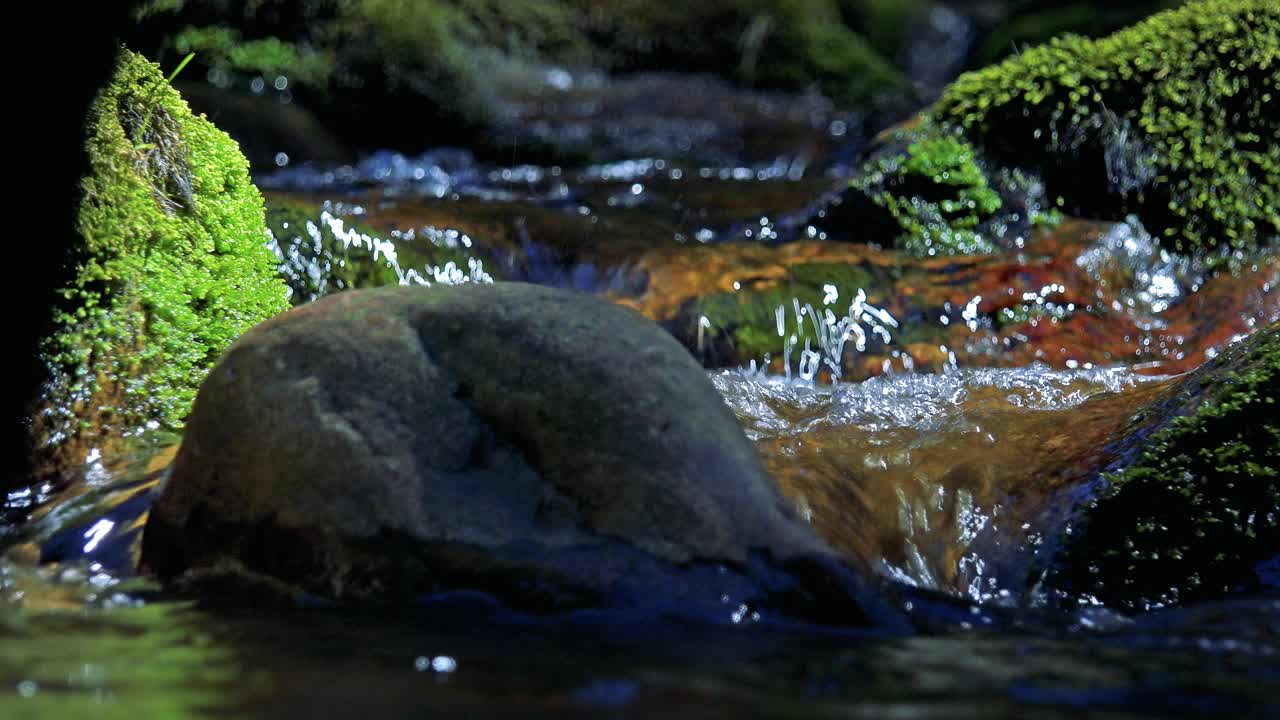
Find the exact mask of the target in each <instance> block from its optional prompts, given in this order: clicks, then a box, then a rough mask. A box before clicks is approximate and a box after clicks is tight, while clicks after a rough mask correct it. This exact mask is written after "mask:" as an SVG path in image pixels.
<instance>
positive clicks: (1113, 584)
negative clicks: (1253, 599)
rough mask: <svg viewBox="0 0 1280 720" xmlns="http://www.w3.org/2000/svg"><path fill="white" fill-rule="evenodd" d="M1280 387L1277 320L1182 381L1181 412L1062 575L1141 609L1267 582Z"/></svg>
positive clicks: (1062, 583)
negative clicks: (1263, 571) (1263, 572)
mask: <svg viewBox="0 0 1280 720" xmlns="http://www.w3.org/2000/svg"><path fill="white" fill-rule="evenodd" d="M1278 398H1280V324H1272V325H1271V326H1270V327H1269V328H1267V329H1265V330H1263V331H1261V332H1259V333H1257V334H1256V335H1254V336H1253V337H1251V338H1249V339H1248V340H1246V341H1242V342H1240V343H1237V344H1236V345H1234V346H1232V347H1230V348H1228V349H1227V350H1226V351H1225V352H1224V353H1223V354H1222V355H1221V356H1219V357H1218V358H1217V359H1216V360H1214V361H1213V362H1211V363H1209V364H1207V365H1205V366H1204V367H1202V368H1200V369H1199V370H1196V371H1195V373H1193V374H1192V375H1191V376H1189V377H1188V378H1187V380H1185V381H1184V382H1183V383H1182V384H1181V386H1180V387H1179V388H1178V389H1177V393H1176V395H1175V397H1173V398H1172V399H1171V400H1169V401H1168V402H1173V403H1175V404H1176V405H1175V406H1174V407H1175V409H1176V410H1177V417H1175V418H1174V419H1173V420H1172V421H1168V422H1165V423H1164V424H1163V426H1161V427H1159V428H1157V429H1156V431H1155V432H1154V433H1152V434H1151V435H1150V436H1149V437H1146V438H1145V440H1144V441H1143V443H1142V447H1141V449H1140V452H1139V453H1138V455H1137V457H1136V458H1134V459H1133V460H1132V462H1130V463H1128V466H1127V467H1126V468H1125V469H1123V470H1121V471H1119V472H1116V473H1112V474H1109V475H1107V476H1106V477H1105V480H1106V483H1107V485H1106V488H1105V490H1103V491H1102V492H1101V493H1100V494H1099V495H1098V497H1096V498H1095V499H1093V500H1092V501H1091V502H1090V503H1089V504H1088V505H1087V506H1086V507H1084V508H1083V509H1082V510H1081V513H1082V514H1081V518H1080V521H1079V522H1078V523H1077V524H1076V526H1075V527H1073V528H1072V532H1071V533H1070V534H1069V535H1068V536H1067V538H1066V542H1065V546H1064V548H1063V550H1062V552H1061V553H1060V554H1059V557H1058V558H1057V559H1056V560H1055V567H1054V569H1053V571H1052V573H1051V575H1050V581H1051V584H1053V585H1055V586H1057V587H1062V588H1064V589H1067V590H1069V591H1071V592H1073V593H1076V594H1083V595H1088V596H1092V597H1095V598H1097V599H1099V600H1101V601H1102V602H1104V603H1106V604H1108V605H1112V606H1118V607H1123V608H1127V609H1131V610H1140V609H1146V608H1149V607H1156V606H1161V605H1169V604H1175V603H1181V602H1188V601H1193V600H1199V599H1210V598H1216V597H1221V596H1223V595H1225V594H1227V593H1230V592H1232V591H1234V590H1238V589H1246V590H1247V589H1250V588H1251V587H1253V586H1256V584H1257V578H1256V576H1255V573H1254V567H1255V566H1256V565H1257V564H1258V563H1261V562H1263V561H1265V560H1268V559H1269V558H1271V557H1273V556H1274V555H1276V553H1277V552H1280V515H1277V513H1276V508H1277V507H1280V404H1278V403H1280V399H1278ZM1156 412H1161V413H1168V412H1169V408H1168V407H1166V406H1164V405H1163V404H1162V405H1161V406H1159V407H1158V408H1157V410H1156ZM1139 434H1142V435H1145V433H1139Z"/></svg>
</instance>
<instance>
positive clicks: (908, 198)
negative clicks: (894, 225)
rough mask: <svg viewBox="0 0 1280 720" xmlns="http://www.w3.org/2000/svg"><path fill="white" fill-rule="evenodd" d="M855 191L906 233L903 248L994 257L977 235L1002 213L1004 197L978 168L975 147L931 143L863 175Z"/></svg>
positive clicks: (951, 141)
mask: <svg viewBox="0 0 1280 720" xmlns="http://www.w3.org/2000/svg"><path fill="white" fill-rule="evenodd" d="M854 187H855V188H856V189H858V190H861V191H862V192H863V193H865V194H867V195H868V196H869V197H870V198H871V200H872V202H874V203H876V204H877V205H880V206H881V207H884V208H885V209H887V210H888V211H889V213H890V215H892V216H893V218H894V219H895V220H896V221H897V222H898V224H899V225H900V226H901V227H902V231H903V232H902V234H901V235H900V236H899V238H898V246H899V247H901V248H903V249H905V250H907V251H908V252H911V253H912V254H915V255H918V256H926V255H938V254H941V255H965V254H975V253H987V252H991V250H992V249H993V248H992V245H991V243H990V242H989V241H987V240H986V239H985V238H983V237H982V236H980V235H979V234H978V232H977V229H978V226H979V225H980V224H981V223H982V222H983V220H985V219H987V218H989V217H990V216H991V215H993V214H994V213H995V212H996V211H997V210H999V209H1000V204H1001V203H1000V196H999V195H998V194H997V193H996V192H995V191H994V190H992V189H991V186H990V185H989V184H988V183H987V177H986V175H985V174H984V173H983V172H982V170H981V169H979V168H978V165H977V163H976V161H975V158H974V152H973V147H972V146H970V145H969V144H968V143H966V142H965V141H963V140H961V139H959V138H956V137H953V136H949V135H939V136H934V137H926V138H923V139H921V140H918V141H916V142H913V143H911V144H910V145H909V146H908V147H907V149H906V152H905V153H903V154H900V155H888V156H881V157H879V158H876V159H873V160H872V161H870V162H869V163H868V164H867V165H865V166H864V167H863V169H862V173H861V174H860V176H859V178H858V179H857V180H855V181H854Z"/></svg>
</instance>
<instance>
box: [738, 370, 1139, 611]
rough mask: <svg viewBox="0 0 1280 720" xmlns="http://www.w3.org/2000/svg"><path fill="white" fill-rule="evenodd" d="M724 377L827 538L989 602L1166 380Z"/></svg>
mask: <svg viewBox="0 0 1280 720" xmlns="http://www.w3.org/2000/svg"><path fill="white" fill-rule="evenodd" d="M714 381H715V383H716V386H717V387H718V388H719V389H720V391H721V393H722V394H723V395H724V396H725V399H726V400H727V401H728V403H729V405H730V407H732V408H733V409H734V411H735V412H736V413H737V414H738V417H739V419H740V420H741V421H742V422H743V425H744V426H745V428H746V430H747V433H748V435H749V436H750V437H751V438H752V439H753V440H754V441H755V442H756V445H757V447H758V448H759V449H760V454H761V456H762V457H763V458H764V459H765V463H766V465H767V466H768V468H769V471H770V473H771V474H773V476H774V477H775V478H777V479H778V482H779V484H780V485H781V487H782V489H783V492H784V493H786V494H787V496H788V497H789V498H791V500H792V501H793V502H794V503H795V505H796V507H797V509H798V510H799V512H800V513H801V515H802V516H804V517H805V518H807V519H808V520H809V522H811V523H812V524H813V526H814V528H815V530H817V532H818V534H819V535H820V536H822V537H823V538H824V539H825V540H827V541H828V542H829V543H830V544H831V545H832V546H834V547H835V548H836V549H838V550H840V551H842V552H843V553H845V554H846V555H848V556H851V557H853V558H855V559H856V560H857V561H858V562H859V563H860V564H862V565H863V566H864V567H866V568H869V569H874V570H876V571H879V572H881V573H883V574H885V575H887V576H889V577H892V578H894V579H896V580H900V581H903V582H906V583H909V584H911V585H916V586H920V587H925V588H930V589H936V590H943V591H947V592H953V593H959V594H963V595H967V596H969V597H971V598H973V599H974V600H979V601H983V602H993V601H1010V602H1012V601H1014V600H1016V599H1020V598H1021V593H1022V590H1023V585H1024V582H1025V580H1026V575H1027V572H1028V570H1029V567H1030V565H1031V563H1033V562H1034V561H1035V559H1036V558H1037V556H1038V553H1039V552H1040V551H1041V545H1042V544H1043V543H1044V542H1045V539H1046V538H1047V537H1052V536H1053V531H1054V530H1056V529H1057V527H1058V523H1059V522H1061V521H1062V520H1063V519H1064V517H1063V514H1062V513H1064V512H1065V511H1067V510H1068V509H1069V508H1070V506H1071V503H1070V502H1067V501H1066V500H1067V499H1066V498H1065V497H1064V496H1063V494H1064V493H1069V492H1070V491H1071V490H1072V489H1074V487H1075V485H1076V484H1078V483H1080V482H1081V481H1083V480H1086V479H1087V478H1088V477H1089V475H1090V474H1091V473H1092V472H1095V471H1097V470H1098V469H1100V468H1101V467H1102V466H1103V465H1105V463H1106V461H1107V459H1108V458H1107V457H1106V454H1105V452H1104V450H1103V448H1105V447H1106V446H1107V444H1108V443H1109V442H1111V441H1113V440H1115V439H1118V437H1119V436H1120V435H1121V434H1122V433H1123V431H1124V430H1125V429H1126V428H1127V427H1128V426H1129V424H1130V422H1131V420H1130V417H1131V416H1132V414H1133V413H1134V411H1135V410H1136V409H1137V408H1139V407H1141V406H1142V404H1144V402H1146V401H1148V400H1150V399H1151V398H1152V397H1154V395H1155V394H1156V393H1158V392H1159V391H1160V390H1161V389H1162V388H1163V386H1164V385H1163V384H1162V383H1159V382H1153V381H1150V380H1146V379H1143V378H1141V377H1140V376H1137V375H1134V374H1132V373H1129V372H1127V371H1122V370H1090V371H1054V370H1049V369H1047V368H1043V367H1031V368H1020V369H1017V370H1012V369H1001V370H991V369H980V370H953V371H949V372H946V373H941V374H933V375H923V374H905V375H886V376H881V377H877V378H873V379H871V380H868V381H865V382H862V383H858V384H841V385H835V386H813V385H806V384H801V383H791V382H785V381H781V380H779V379H776V378H775V379H761V378H760V377H759V376H756V375H744V374H741V373H733V372H726V373H722V374H719V375H716V376H714Z"/></svg>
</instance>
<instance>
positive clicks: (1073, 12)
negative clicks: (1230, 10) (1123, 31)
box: [973, 0, 1183, 67]
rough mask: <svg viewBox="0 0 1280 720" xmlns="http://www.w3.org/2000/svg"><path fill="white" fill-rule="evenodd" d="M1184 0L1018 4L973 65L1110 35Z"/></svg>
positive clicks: (987, 39) (977, 52)
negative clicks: (1069, 39)
mask: <svg viewBox="0 0 1280 720" xmlns="http://www.w3.org/2000/svg"><path fill="white" fill-rule="evenodd" d="M1181 4H1183V0H1138V2H1126V3H1116V4H1112V5H1110V6H1102V5H1101V4H1099V3H1097V2H1066V3H1055V4H1053V5H1052V6H1050V7H1045V6H1044V4H1043V3H1041V2H1038V1H1032V2H1021V3H1018V5H1019V6H1020V7H1017V8H1015V9H1014V10H1013V13H1012V15H1011V17H1008V18H1006V19H1003V20H1001V21H1000V22H999V23H998V24H997V25H996V26H995V27H993V28H992V29H991V32H990V33H989V34H988V35H987V36H986V37H985V38H984V39H983V40H982V43H981V44H980V45H979V47H978V48H977V49H976V50H975V51H974V56H973V65H974V66H975V67H980V66H984V65H990V64H991V63H993V62H996V61H998V60H1001V59H1003V58H1004V57H1005V56H1006V55H1009V54H1011V53H1016V52H1019V51H1020V49H1021V48H1024V47H1027V46H1028V45H1039V44H1041V43H1045V42H1049V41H1050V40H1052V39H1053V38H1055V37H1058V36H1060V35H1065V34H1067V33H1075V34H1078V35H1085V36H1089V37H1098V36H1100V35H1106V34H1110V33H1112V32H1115V31H1116V30H1119V29H1120V28H1123V27H1125V26H1126V25H1132V24H1134V23H1136V22H1139V21H1141V20H1142V19H1143V18H1145V17H1147V16H1149V15H1151V14H1153V13H1156V12H1159V11H1161V10H1170V9H1172V8H1175V7H1178V6H1179V5H1181Z"/></svg>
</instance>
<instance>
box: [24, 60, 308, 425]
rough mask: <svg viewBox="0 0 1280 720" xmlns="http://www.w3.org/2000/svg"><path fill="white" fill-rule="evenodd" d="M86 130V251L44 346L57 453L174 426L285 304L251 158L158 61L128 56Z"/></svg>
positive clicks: (47, 417)
mask: <svg viewBox="0 0 1280 720" xmlns="http://www.w3.org/2000/svg"><path fill="white" fill-rule="evenodd" d="M87 128H88V139H87V142H86V150H87V152H88V155H89V159H90V167H91V172H90V174H89V175H88V176H87V177H86V178H85V179H84V181H83V185H82V188H83V199H82V201H81V205H80V210H79V218H78V229H79V232H80V235H81V237H82V240H83V245H82V246H81V247H80V248H79V249H78V250H77V252H76V256H75V257H74V258H73V261H74V264H75V266H76V268H77V270H76V275H75V278H74V280H73V281H72V282H71V283H70V284H68V285H67V286H66V287H64V288H63V289H62V291H61V295H62V300H63V301H64V305H63V306H62V308H61V309H60V310H58V312H57V317H56V323H57V330H56V332H55V333H54V334H53V335H52V336H51V337H50V338H48V340H47V341H46V342H45V343H44V348H43V352H44V356H45V360H46V362H47V364H48V366H49V369H50V373H51V380H50V382H49V385H48V388H47V391H46V393H45V397H44V399H43V400H42V406H43V409H42V411H41V413H40V414H39V416H38V417H37V431H38V433H39V434H40V435H41V437H40V438H39V440H40V443H41V444H42V445H45V446H47V447H50V448H52V447H54V446H57V447H65V448H70V449H74V448H75V447H80V448H83V447H86V446H93V445H96V444H98V443H100V442H103V441H105V440H108V439H110V438H115V437H121V436H123V435H125V434H128V433H132V432H135V431H138V430H140V429H142V428H146V427H161V428H168V429H173V428H177V427H180V426H181V423H182V420H183V418H184V417H185V416H186V414H187V412H188V411H189V410H190V407H191V402H192V400H193V399H194V398H195V393H196V389H197V388H198V386H199V384H200V381H201V380H203V379H204V375H205V373H206V372H207V371H208V369H209V367H210V366H211V365H212V364H213V362H214V360H216V359H217V357H218V356H219V355H220V354H221V353H222V351H223V350H224V349H226V347H227V346H228V345H229V344H230V343H231V341H232V340H233V339H235V337H236V336H237V335H239V334H240V333H241V332H243V331H244V330H246V329H248V328H249V327H250V326H252V325H253V324H255V323H257V322H259V321H260V320H262V319H263V318H266V317H268V316H270V315H271V314H273V313H275V312H277V311H279V310H281V309H283V308H284V307H286V302H285V287H284V284H283V283H281V282H280V280H279V278H278V277H277V276H276V273H275V264H274V261H273V257H272V254H271V252H270V251H269V250H268V249H267V240H268V235H267V232H266V228H265V226H264V224H263V204H262V197H261V195H259V194H258V191H257V189H256V188H254V186H253V185H252V183H251V182H250V180H249V173H248V163H247V162H246V161H245V159H244V157H243V156H242V155H241V154H240V152H239V150H238V149H237V148H236V145H235V143H234V142H232V141H231V139H230V138H228V137H227V136H226V135H225V134H224V133H222V132H221V131H219V130H218V129H217V128H216V127H214V126H213V125H212V124H211V123H209V122H208V121H207V120H205V119H204V118H202V117H195V116H193V115H192V114H191V112H190V110H189V109H188V108H187V106H186V104H185V103H184V102H183V100H182V98H181V97H180V96H179V95H178V93H177V92H176V91H174V90H173V88H171V87H170V86H169V84H168V83H167V82H166V81H165V78H164V76H163V75H161V73H160V69H159V67H158V66H156V65H154V64H152V63H150V62H148V61H147V60H146V59H144V58H142V57H141V56H139V55H136V54H134V53H132V52H129V51H127V50H124V51H121V53H120V55H119V59H118V64H117V67H116V70H115V74H114V76H113V79H112V81H111V83H110V84H109V85H108V86H107V87H106V88H104V89H103V90H102V91H101V93H100V94H99V96H98V98H97V99H96V100H95V102H94V104H93V106H92V107H91V109H90V113H89V117H88V122H87Z"/></svg>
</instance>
